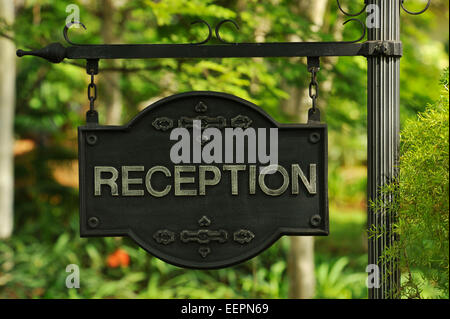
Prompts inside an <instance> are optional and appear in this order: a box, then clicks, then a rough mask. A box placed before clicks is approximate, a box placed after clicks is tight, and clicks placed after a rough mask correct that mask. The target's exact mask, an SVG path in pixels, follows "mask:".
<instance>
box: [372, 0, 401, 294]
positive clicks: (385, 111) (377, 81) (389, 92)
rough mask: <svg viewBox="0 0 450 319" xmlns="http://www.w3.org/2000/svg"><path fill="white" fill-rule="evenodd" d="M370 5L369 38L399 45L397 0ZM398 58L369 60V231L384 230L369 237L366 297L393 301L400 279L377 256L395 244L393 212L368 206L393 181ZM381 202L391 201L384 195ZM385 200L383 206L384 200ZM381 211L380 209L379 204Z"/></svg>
mask: <svg viewBox="0 0 450 319" xmlns="http://www.w3.org/2000/svg"><path fill="white" fill-rule="evenodd" d="M368 4H369V5H376V6H378V8H379V13H380V17H379V19H380V24H379V28H369V30H368V40H369V41H373V40H382V41H385V40H386V41H387V40H392V41H400V0H369V1H368ZM399 73H400V58H399V57H385V56H379V57H369V58H368V74H367V76H368V79H367V80H368V82H367V86H368V100H367V107H368V116H367V125H368V128H367V139H368V143H367V147H368V153H367V159H368V185H367V186H368V189H367V191H368V200H369V205H368V227H369V229H371V228H372V227H376V229H383V230H384V231H383V232H382V234H383V235H382V236H380V237H373V238H369V243H368V247H369V264H376V265H378V266H379V269H380V272H379V275H380V286H379V288H376V287H375V288H370V287H369V298H371V299H386V298H397V297H398V291H399V290H398V289H399V284H400V275H399V270H398V267H397V263H395V262H389V263H382V262H381V258H380V256H381V255H382V253H383V251H385V250H386V249H387V248H389V247H390V246H391V245H392V243H393V240H394V234H393V232H392V222H393V218H394V215H395V214H394V212H392V211H389V210H388V209H386V208H381V209H377V211H375V210H374V209H371V207H370V206H371V205H370V203H371V202H372V201H376V200H378V199H379V198H380V197H379V196H380V189H381V188H382V187H383V186H384V185H386V184H387V183H390V182H392V181H393V180H394V178H395V177H396V174H397V161H398V149H399V126H400V122H399V116H400V112H399V109H400V89H399V84H400V81H399ZM381 196H382V200H383V202H384V203H385V205H386V203H387V202H388V201H391V200H392V196H390V194H385V193H383V194H382V195H381ZM386 201H387V202H386ZM383 207H385V206H383Z"/></svg>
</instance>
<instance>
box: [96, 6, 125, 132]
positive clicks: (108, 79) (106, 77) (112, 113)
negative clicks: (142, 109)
mask: <svg viewBox="0 0 450 319" xmlns="http://www.w3.org/2000/svg"><path fill="white" fill-rule="evenodd" d="M101 4H102V6H101V8H100V10H101V11H100V12H101V17H102V30H101V34H102V39H103V42H104V43H108V44H113V43H117V42H118V41H119V39H118V38H117V37H116V35H115V34H114V30H115V23H114V18H113V17H114V13H115V6H114V1H113V0H102V2H101ZM105 65H106V66H107V67H115V66H117V63H116V61H115V60H112V61H106V62H105ZM99 71H100V74H101V78H102V80H101V84H100V88H101V91H102V92H104V94H102V104H103V105H105V106H106V124H108V125H118V124H121V123H120V119H121V116H122V93H121V91H120V73H118V72H112V71H108V72H104V73H102V70H101V68H100V69H99Z"/></svg>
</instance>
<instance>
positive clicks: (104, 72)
mask: <svg viewBox="0 0 450 319" xmlns="http://www.w3.org/2000/svg"><path fill="white" fill-rule="evenodd" d="M341 2H342V3H343V6H344V7H345V8H346V9H347V10H348V11H350V12H358V11H360V10H361V8H362V5H363V1H362V0H361V1H353V0H351V1H350V0H347V1H346V0H343V1H341ZM424 4H426V1H420V0H409V1H407V5H408V7H409V8H410V9H411V10H415V9H420V8H423V6H424ZM70 5H76V6H78V8H79V9H80V17H79V19H80V21H81V22H83V23H84V24H85V25H86V27H87V30H83V29H82V28H75V27H73V28H71V30H70V37H71V39H72V41H73V42H75V43H85V44H100V43H130V44H131V43H135V44H138V43H190V42H198V41H201V40H203V39H204V38H205V37H206V36H207V30H205V28H204V26H203V25H202V24H196V25H192V26H191V25H190V23H191V22H193V21H195V20H198V19H205V20H206V21H208V22H209V23H210V24H211V25H215V24H216V23H217V22H218V21H220V20H222V19H234V20H236V21H237V22H238V24H239V26H240V29H239V30H235V29H234V27H233V25H231V24H226V25H224V26H223V28H222V31H221V32H222V34H223V35H222V37H223V38H225V39H226V40H228V41H230V42H233V41H234V42H274V41H347V40H353V39H357V38H358V37H359V34H360V28H359V27H358V25H356V24H354V23H353V22H352V23H348V24H346V25H345V26H343V22H344V21H345V20H346V17H345V16H344V15H343V14H342V13H340V12H339V10H338V8H337V5H336V2H335V1H334V0H316V1H308V0H266V1H257V0H226V1H225V0H216V1H213V0H159V1H156V0H143V1H136V0H129V1H125V0H95V1H84V0H79V1H75V0H70V1H66V0H60V1H50V0H15V1H13V0H0V72H1V75H0V76H1V77H0V81H1V82H0V87H2V91H0V92H1V93H0V103H1V105H0V109H1V116H0V135H1V136H2V138H1V139H0V142H1V143H2V146H1V152H0V153H1V154H0V157H1V159H0V164H2V167H3V168H2V170H1V171H0V174H2V175H1V176H0V180H1V185H0V187H1V188H0V191H1V194H2V196H3V197H0V204H2V202H3V203H5V202H6V205H3V204H2V205H1V206H0V207H2V210H3V211H2V212H0V224H2V223H3V227H0V229H2V233H1V236H0V237H2V238H0V298H288V297H293V298H298V297H305V296H306V297H313V298H367V287H366V278H367V273H366V272H365V269H366V266H367V260H368V258H367V236H368V235H367V232H366V208H367V199H366V152H367V143H366V139H367V136H366V129H367V111H366V101H367V94H366V72H367V65H366V59H365V58H363V57H352V58H349V57H343V58H324V59H322V65H321V70H320V72H319V76H318V80H319V85H320V97H319V100H318V103H319V107H320V109H321V111H322V113H323V120H324V121H325V122H326V123H327V124H328V127H329V128H328V131H329V202H330V235H329V236H328V237H320V238H319V237H316V238H315V239H314V240H311V239H301V240H300V241H298V240H297V241H296V240H295V239H289V238H286V237H284V238H282V239H281V240H279V241H278V242H277V243H275V244H274V245H273V246H272V247H270V248H269V249H268V250H266V251H265V252H264V253H262V254H261V255H259V256H258V257H255V258H253V259H251V260H249V261H247V262H245V263H242V264H240V265H237V266H234V267H231V268H227V269H220V270H211V271H196V270H185V269H181V268H177V267H174V266H171V265H168V264H166V263H164V262H162V261H160V260H158V259H156V258H155V257H152V256H151V255H149V254H147V253H146V252H145V251H144V250H143V249H141V248H139V247H137V245H136V244H134V243H133V242H132V241H131V240H129V239H127V238H89V239H87V238H80V237H79V220H78V205H79V202H78V166H77V126H79V125H83V123H84V121H85V118H84V116H85V112H86V111H87V109H88V107H89V103H88V100H87V92H86V91H87V85H88V83H89V81H90V78H89V76H88V75H87V74H86V71H85V69H84V64H83V63H81V62H80V61H72V60H66V61H64V62H63V63H60V64H52V63H49V62H47V61H45V60H43V59H39V58H21V59H18V58H16V57H15V50H16V49H18V48H21V49H25V50H27V49H35V48H41V47H44V46H46V45H47V44H49V43H52V42H60V43H62V44H64V45H67V43H65V41H64V39H63V36H62V30H63V28H64V25H65V23H66V18H67V17H68V16H69V15H70V14H71V13H72V12H73V11H71V10H72V9H73V6H72V7H70ZM68 6H69V7H68ZM448 13H449V2H448V1H446V0H433V1H432V4H431V7H430V9H429V10H428V11H427V12H426V13H424V14H422V15H419V16H411V15H408V14H406V13H404V12H402V14H401V16H402V27H401V29H402V30H401V33H402V41H403V46H404V47H403V48H404V56H403V58H402V60H401V125H402V129H405V130H406V131H403V132H404V133H402V143H403V144H402V145H405V146H404V147H403V151H402V152H403V153H402V154H406V155H405V157H406V160H405V163H406V164H405V172H408V174H405V176H406V178H409V179H408V181H409V182H410V184H414V183H419V184H420V185H424V184H427V183H428V185H430V188H431V189H430V192H428V193H427V194H423V193H420V192H418V193H417V194H416V193H414V191H417V189H415V188H414V187H412V186H411V187H409V188H407V187H406V188H405V189H407V190H409V191H411V192H410V193H408V194H409V195H408V194H406V195H405V194H402V196H403V198H406V199H407V200H408V201H409V202H408V205H409V206H408V205H402V204H401V205H400V206H401V207H406V210H405V212H414V213H411V214H409V215H407V216H406V217H404V219H401V222H400V224H401V225H400V226H402V221H404V224H405V225H406V226H407V225H412V224H414V225H417V227H416V228H415V229H411V227H410V228H408V229H407V231H408V232H409V233H410V234H412V235H411V237H409V238H414V241H413V242H408V243H405V247H406V248H405V249H407V251H408V254H405V255H404V256H407V258H406V257H405V258H403V257H402V258H403V259H402V264H401V265H402V273H403V274H404V275H403V277H404V280H403V282H405V283H409V284H408V285H407V286H405V287H404V290H403V292H402V294H403V297H405V298H407V297H410V298H448V70H447V71H445V69H446V68H448V63H449V61H448V59H449V56H448V55H449V41H448V39H449V29H448V22H449V21H448ZM360 18H361V19H362V20H364V19H365V17H364V16H361V17H360ZM212 41H213V42H214V41H215V40H212ZM10 52H13V53H14V54H13V55H11V54H10ZM96 82H97V83H98V88H99V98H98V100H97V101H96V108H97V110H98V111H99V114H100V123H101V124H125V123H127V122H128V121H129V120H130V119H131V118H133V117H134V116H135V115H136V114H137V113H138V112H139V111H140V110H142V109H143V108H145V107H146V106H148V105H150V104H151V103H152V102H155V101H157V100H159V99H161V98H163V97H165V96H169V95H172V94H175V93H180V92H186V91H191V90H211V91H220V92H226V93H230V94H234V95H237V96H239V97H241V98H244V99H247V100H250V101H252V102H254V103H255V104H256V105H258V106H261V107H262V108H264V109H265V110H266V111H267V112H268V113H269V114H270V115H271V116H272V117H274V118H275V119H276V120H277V121H279V122H286V123H296V122H306V114H307V110H308V108H309V107H310V105H311V102H310V100H309V97H308V94H307V89H308V84H309V75H308V73H307V70H306V59H303V58H290V59H286V58H284V59H277V58H273V59H272V58H271V59H260V58H253V59H223V60H220V59H205V60H200V59H177V60H175V59H164V60H126V61H123V60H121V61H105V60H102V61H101V62H100V74H99V75H98V76H97V77H96ZM7 90H9V91H11V90H12V92H13V94H10V95H8V94H7V93H8V92H9V91H7ZM8 132H11V133H8ZM427 132H428V133H430V134H431V136H430V138H429V139H427V136H428V135H430V134H428V135H426V134H425V133H427ZM8 134H9V135H8ZM5 136H6V137H5ZM421 137H423V139H419V138H421ZM412 141H419V142H418V143H415V144H414V143H413V142H412ZM412 144H414V145H412ZM417 144H419V145H417ZM427 145H430V147H426V146H427ZM420 147H423V149H420ZM8 149H11V150H12V151H10V152H9V151H8ZM414 150H416V151H417V150H418V151H419V154H428V155H429V156H428V157H427V156H419V157H414V154H413V155H411V151H412V152H413V153H414ZM408 152H410V153H408ZM10 155H11V156H13V157H11V158H12V159H13V165H11V166H8V165H6V164H5V162H7V161H8V156H10ZM416 155H417V154H416ZM423 157H425V158H429V159H430V160H429V161H424V162H423V163H421V165H420V166H418V167H417V168H416V167H415V163H419V162H420V159H421V158H423ZM1 161H3V162H1ZM408 161H409V162H408ZM4 167H7V168H6V169H9V170H12V169H13V170H14V180H13V181H12V182H11V183H10V184H8V180H7V178H6V177H5V176H6V175H7V174H6V173H5V169H4ZM8 167H9V168H8ZM415 169H417V175H420V174H419V173H420V172H424V174H426V172H428V171H427V169H428V170H430V171H431V172H432V173H433V172H434V174H433V175H432V176H433V178H432V181H431V182H429V181H428V180H418V181H415V177H414V170H415ZM427 176H429V175H427ZM410 184H408V185H410ZM11 190H13V191H14V201H13V212H14V217H13V225H14V226H13V231H12V233H11V234H10V233H9V232H8V229H9V227H8V225H7V224H8V219H7V218H8V217H7V213H8V211H7V198H6V196H8V194H9V193H11V192H10V191H11ZM421 190H422V191H423V189H422V188H421ZM416 195H417V196H416ZM405 196H406V197H405ZM408 196H410V197H408ZM417 198H426V202H425V203H424V204H423V205H425V206H420V205H422V204H421V203H419V204H418V203H416V202H415V200H416V199H417ZM411 207H412V208H411ZM427 208H430V209H431V211H430V212H429V213H426V214H425V213H424V215H425V216H427V218H428V219H427V220H423V215H422V214H420V212H424V211H426V210H427ZM418 209H420V211H418ZM418 212H419V213H418ZM411 216H412V217H411ZM408 218H409V219H408ZM411 218H413V219H411ZM430 223H432V224H433V225H434V226H436V227H434V226H433V227H434V228H432V229H431V228H430V227H429V225H430ZM421 225H422V226H423V228H420V227H421ZM0 226H1V225H0ZM402 229H403V228H402ZM424 229H425V231H424ZM414 236H415V237H414ZM312 247H314V249H313V254H312ZM445 250H446V251H445ZM405 251H406V250H405ZM424 251H430V252H431V253H430V254H429V255H426V257H425V258H424V257H423V255H421V254H423V252H424ZM402 256H403V255H402ZM308 260H309V261H310V262H309V264H308ZM303 262H306V265H303V264H302V263H303ZM311 262H312V263H311ZM68 264H77V265H79V267H80V278H81V280H80V286H81V287H80V288H79V289H67V288H66V286H65V280H66V277H67V275H68V273H67V272H66V266H67V265H68ZM311 265H312V266H313V267H312V268H311ZM303 266H304V267H306V269H309V272H308V273H307V272H305V271H304V270H303V271H304V273H303V274H304V275H303V276H302V277H301V278H298V277H299V276H298V273H299V271H300V273H302V272H301V271H302V270H301V269H302V267H303ZM308 267H309V268H308ZM405 267H406V268H405ZM299 269H300V270H299ZM297 270H298V271H297ZM305 273H306V275H305ZM445 279H446V280H447V284H446V285H445ZM302 285H303V286H304V287H303V288H299V286H300V287H301V286H302ZM305 287H306V288H305ZM298 289H300V290H305V289H307V291H306V292H305V291H298Z"/></svg>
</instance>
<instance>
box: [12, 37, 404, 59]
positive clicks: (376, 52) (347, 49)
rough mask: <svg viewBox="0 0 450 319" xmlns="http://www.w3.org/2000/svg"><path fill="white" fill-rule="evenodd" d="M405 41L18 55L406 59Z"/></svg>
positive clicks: (98, 48)
mask: <svg viewBox="0 0 450 319" xmlns="http://www.w3.org/2000/svg"><path fill="white" fill-rule="evenodd" d="M402 52H403V50H402V44H401V42H394V41H366V42H362V43H354V42H280V43H236V44H218V45H196V44H103V45H76V46H70V47H64V46H63V45H61V44H60V43H52V44H50V45H48V46H46V47H45V48H42V49H39V50H34V51H28V52H27V51H23V50H17V56H19V57H22V56H25V55H31V56H37V57H41V58H44V59H46V60H48V61H50V62H53V63H60V62H62V61H64V59H83V60H99V59H156V58H158V59H161V58H238V57H242V58H246V57H325V56H365V57H371V56H395V57H399V56H402Z"/></svg>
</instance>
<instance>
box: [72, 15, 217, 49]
mask: <svg viewBox="0 0 450 319" xmlns="http://www.w3.org/2000/svg"><path fill="white" fill-rule="evenodd" d="M197 23H203V24H205V25H206V26H207V27H208V37H207V38H206V39H205V40H203V41H200V42H195V43H190V44H204V43H207V42H208V41H209V40H211V37H212V29H211V26H210V25H209V23H208V22H206V21H205V20H202V19H200V20H196V21H193V22H192V23H191V25H193V24H197ZM76 24H78V25H81V26H82V27H83V29H84V30H87V28H86V26H85V25H84V24H83V23H82V22H80V21H73V22H70V23H67V24H66V25H65V26H64V30H63V35H64V39H65V40H66V41H67V43H69V44H71V45H76V46H80V45H87V44H77V43H75V42H72V41H71V40H70V38H69V35H68V32H69V29H70V28H71V27H72V26H73V25H76ZM216 34H217V31H216Z"/></svg>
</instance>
